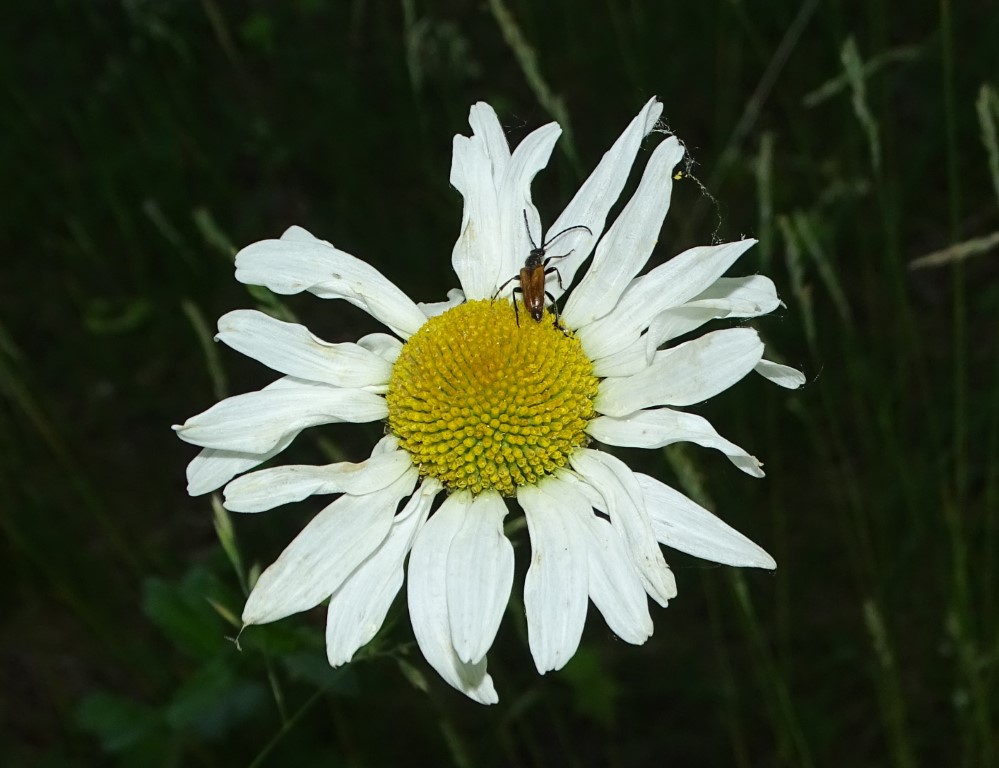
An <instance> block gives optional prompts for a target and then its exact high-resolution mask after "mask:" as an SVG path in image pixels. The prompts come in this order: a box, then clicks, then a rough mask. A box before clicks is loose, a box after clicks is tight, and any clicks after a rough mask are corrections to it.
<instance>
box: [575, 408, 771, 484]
mask: <svg viewBox="0 0 999 768" xmlns="http://www.w3.org/2000/svg"><path fill="white" fill-rule="evenodd" d="M586 431H587V432H588V433H589V434H590V435H592V436H593V437H594V438H595V439H597V440H599V441H600V442H601V443H606V444H607V445H619V446H621V447H627V448H662V447H664V446H667V445H672V444H673V443H696V444H697V445H700V446H703V447H704V448H714V449H715V450H718V451H721V452H722V453H724V454H725V455H726V456H727V457H728V458H729V460H731V462H732V463H733V464H735V466H737V467H738V468H739V469H741V470H742V471H743V472H745V473H746V474H747V475H752V476H753V477H763V469H762V468H761V466H762V465H761V464H760V462H759V460H758V459H757V458H756V457H755V456H750V455H749V454H748V453H746V451H744V450H743V449H742V448H740V447H739V446H737V445H736V444H735V443H731V442H729V441H728V440H726V439H725V438H724V437H722V436H721V435H719V434H718V433H717V432H716V431H715V429H714V427H712V426H711V423H710V422H709V421H708V420H707V419H705V418H702V417H701V416H697V415H695V414H693V413H683V412H682V411H674V410H671V409H669V408H657V409H655V410H650V411H636V412H635V413H629V414H628V415H627V416H622V417H621V418H613V417H611V416H597V418H595V419H593V420H592V421H590V423H589V424H587V425H586Z"/></svg>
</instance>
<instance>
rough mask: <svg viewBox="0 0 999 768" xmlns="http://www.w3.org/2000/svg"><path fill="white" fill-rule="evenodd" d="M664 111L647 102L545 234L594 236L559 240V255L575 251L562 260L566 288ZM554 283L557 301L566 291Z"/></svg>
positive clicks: (556, 282)
mask: <svg viewBox="0 0 999 768" xmlns="http://www.w3.org/2000/svg"><path fill="white" fill-rule="evenodd" d="M662 111H663V105H662V103H661V102H659V100H658V99H655V98H652V99H649V101H648V102H646V104H645V106H644V107H642V111H641V112H639V113H638V114H637V115H636V116H635V117H634V119H633V120H632V121H631V123H630V124H629V125H628V127H627V128H625V129H624V133H622V134H621V135H620V136H619V137H618V139H617V141H615V142H614V146H612V147H611V148H610V149H609V150H607V152H606V154H605V155H604V156H603V158H602V159H601V160H600V163H599V164H598V165H597V167H596V168H594V169H593V173H591V174H590V176H589V178H587V179H586V181H584V182H583V186H581V187H580V188H579V191H578V192H576V195H575V197H573V198H572V200H571V201H570V203H569V204H568V205H567V206H566V207H565V210H564V211H562V214H561V215H560V216H559V217H558V218H557V219H555V222H554V223H553V224H552V226H551V229H549V230H548V232H547V234H546V235H545V240H546V241H547V240H549V239H550V238H552V237H554V236H555V235H557V234H558V233H559V232H562V231H563V230H565V229H568V228H569V227H575V226H585V227H588V228H589V229H590V231H591V232H592V233H593V234H592V236H591V235H589V234H587V232H586V231H585V230H582V229H580V230H575V231H573V232H568V233H566V234H565V235H564V236H563V237H561V238H559V241H558V244H559V252H560V253H569V252H570V251H571V253H569V255H568V256H566V257H565V258H564V259H560V260H559V261H558V270H559V272H560V273H561V274H562V285H563V287H564V288H568V287H569V286H570V285H572V282H573V279H574V278H575V275H576V270H578V269H579V267H580V266H581V265H582V263H583V262H584V261H586V258H587V256H589V255H590V252H591V251H592V250H593V246H594V245H595V244H596V242H597V239H598V238H599V237H600V235H601V234H602V233H603V230H604V223H605V222H606V220H607V213H608V212H609V211H610V209H611V206H612V205H614V203H615V202H617V199H618V197H619V196H620V195H621V190H622V189H623V188H624V184H625V182H626V181H627V180H628V175H629V173H630V172H631V166H632V164H633V163H634V162H635V155H637V154H638V149H639V147H640V146H641V144H642V139H644V138H645V137H646V136H648V135H649V132H650V131H651V130H652V129H653V128H654V127H655V125H656V122H657V121H658V120H659V116H660V115H661V114H662ZM553 282H554V285H552V286H550V287H549V290H550V291H551V292H552V295H554V296H555V298H556V299H557V298H559V297H560V296H561V295H562V293H563V290H562V289H561V288H559V287H558V281H553Z"/></svg>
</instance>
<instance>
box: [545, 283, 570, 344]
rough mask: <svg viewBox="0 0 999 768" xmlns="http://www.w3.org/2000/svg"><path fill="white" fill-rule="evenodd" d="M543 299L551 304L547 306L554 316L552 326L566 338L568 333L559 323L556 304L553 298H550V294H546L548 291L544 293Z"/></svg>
mask: <svg viewBox="0 0 999 768" xmlns="http://www.w3.org/2000/svg"><path fill="white" fill-rule="evenodd" d="M545 298H546V299H548V301H550V302H551V304H550V305H549V306H550V308H551V311H552V314H553V315H554V316H555V319H554V320H552V325H554V326H555V327H556V328H558V329H559V330H560V331H562V333H564V334H565V335H566V336H568V335H569V331H567V330H566V329H565V326H564V325H562V323H560V322H559V319H560V318H559V315H558V304H556V303H555V297H554V296H552V295H551V294H550V293H548V291H545Z"/></svg>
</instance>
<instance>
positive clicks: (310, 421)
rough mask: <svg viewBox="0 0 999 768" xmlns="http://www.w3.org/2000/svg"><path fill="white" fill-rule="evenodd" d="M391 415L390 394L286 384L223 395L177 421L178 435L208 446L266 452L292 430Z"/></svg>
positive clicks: (183, 438) (246, 451) (298, 430)
mask: <svg viewBox="0 0 999 768" xmlns="http://www.w3.org/2000/svg"><path fill="white" fill-rule="evenodd" d="M387 416H388V407H387V406H386V404H385V398H384V397H381V396H380V395H376V394H373V393H371V392H365V391H363V390H360V389H335V388H333V387H327V386H323V387H309V386H299V387H281V388H279V389H264V390H261V391H259V392H247V393H246V394H243V395H235V396H234V397H228V398H226V399H225V400H222V401H220V402H218V403H216V404H215V405H213V406H212V407H211V408H209V409H208V410H207V411H204V412H203V413H199V414H198V415H197V416H192V417H191V418H190V419H188V420H187V421H186V422H184V423H183V424H182V425H176V426H174V430H175V431H176V432H177V436H178V437H179V438H180V439H181V440H184V441H186V442H188V443H193V444H194V445H200V446H202V447H204V448H220V449H222V450H226V451H239V452H244V453H266V452H267V451H269V450H271V449H272V448H273V447H274V446H276V445H278V444H279V443H280V442H281V441H282V440H284V439H285V438H286V437H287V436H288V435H289V434H291V433H293V432H295V433H297V432H300V431H302V430H303V429H305V428H306V427H312V426H316V425H318V424H334V423H336V422H344V421H352V422H358V423H360V422H365V421H376V420H377V419H384V418H386V417H387Z"/></svg>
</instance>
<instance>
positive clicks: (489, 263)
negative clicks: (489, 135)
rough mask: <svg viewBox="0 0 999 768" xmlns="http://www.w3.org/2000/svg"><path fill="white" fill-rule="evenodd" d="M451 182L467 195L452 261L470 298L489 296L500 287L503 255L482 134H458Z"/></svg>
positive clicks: (494, 192)
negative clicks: (498, 281) (498, 282)
mask: <svg viewBox="0 0 999 768" xmlns="http://www.w3.org/2000/svg"><path fill="white" fill-rule="evenodd" d="M451 186H452V187H454V188H455V189H457V190H458V191H459V192H460V193H461V196H462V197H463V198H464V199H465V206H464V209H463V210H462V213H461V234H459V235H458V241H457V242H456V243H455V244H454V250H453V251H452V253H451V265H452V267H453V268H454V272H455V274H456V275H457V276H458V280H459V281H460V282H461V289H462V291H463V292H464V294H465V296H466V297H467V298H468V299H469V300H472V299H486V298H489V297H490V296H491V295H492V293H493V291H495V290H496V280H497V278H498V276H499V274H500V269H501V268H502V266H503V257H502V255H501V252H500V246H501V242H502V241H501V239H500V218H499V207H498V203H497V201H496V183H495V181H494V180H493V167H492V163H491V162H490V160H489V155H488V154H487V152H486V147H485V144H484V142H483V141H482V140H481V139H480V138H479V137H477V136H473V137H472V138H468V137H467V136H455V137H454V148H453V152H452V160H451Z"/></svg>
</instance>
